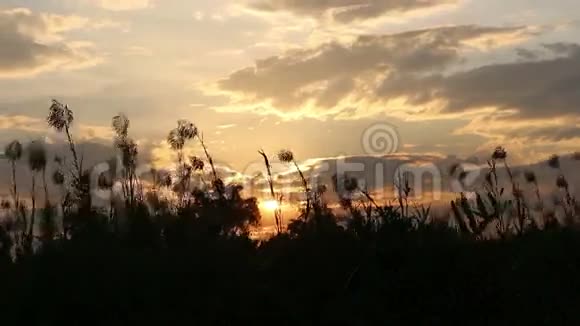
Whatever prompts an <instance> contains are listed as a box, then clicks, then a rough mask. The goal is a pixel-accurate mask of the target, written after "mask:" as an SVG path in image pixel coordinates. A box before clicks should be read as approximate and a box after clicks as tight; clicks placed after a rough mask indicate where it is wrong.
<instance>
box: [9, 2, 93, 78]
mask: <svg viewBox="0 0 580 326" xmlns="http://www.w3.org/2000/svg"><path fill="white" fill-rule="evenodd" d="M88 24H89V21H88V19H85V18H82V17H78V16H60V15H49V14H38V13H33V12H32V11H31V10H29V9H10V10H3V11H0V44H2V47H1V48H0V78H2V77H21V76H30V75H35V74H38V73H40V72H45V71H51V70H56V69H77V68H82V67H86V66H90V65H94V64H96V63H97V62H98V61H99V59H98V58H97V56H96V55H95V54H94V53H93V48H92V44H90V43H87V42H71V41H66V40H64V36H63V35H62V33H63V32H67V31H70V30H74V29H78V28H81V27H85V26H87V25H88Z"/></svg>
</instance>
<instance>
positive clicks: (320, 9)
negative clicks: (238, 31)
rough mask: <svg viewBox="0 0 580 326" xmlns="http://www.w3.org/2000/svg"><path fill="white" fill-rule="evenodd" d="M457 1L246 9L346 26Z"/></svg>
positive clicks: (297, 1) (328, 0)
mask: <svg viewBox="0 0 580 326" xmlns="http://www.w3.org/2000/svg"><path fill="white" fill-rule="evenodd" d="M458 2H459V1H458V0H256V1H253V2H250V6H251V7H252V8H254V9H257V10H261V11H266V12H276V11H287V12H291V13H293V14H296V15H303V16H309V17H314V18H326V17H328V18H330V19H331V20H333V21H336V22H340V23H349V22H353V21H359V20H366V19H371V18H377V17H380V16H383V15H388V14H393V13H397V14H400V13H405V12H409V11H415V10H420V9H430V8H435V7H439V6H442V5H448V4H456V3H458Z"/></svg>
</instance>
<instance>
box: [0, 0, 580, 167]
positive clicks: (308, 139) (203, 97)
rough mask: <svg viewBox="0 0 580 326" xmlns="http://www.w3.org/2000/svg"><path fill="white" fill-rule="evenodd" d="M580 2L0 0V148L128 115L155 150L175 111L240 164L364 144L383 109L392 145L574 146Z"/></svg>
mask: <svg viewBox="0 0 580 326" xmlns="http://www.w3.org/2000/svg"><path fill="white" fill-rule="evenodd" d="M578 9H579V7H578V1H577V0H509V1H506V0H324V1H323V0H193V1H191V0H190V1H184V0H2V1H1V2H0V144H5V143H7V142H8V141H9V140H12V139H15V138H18V139H21V140H22V141H23V142H24V141H27V140H32V139H35V138H39V137H47V140H49V141H52V140H54V139H57V136H56V135H55V134H54V133H52V132H49V131H48V129H47V128H46V127H45V123H44V118H45V116H46V113H47V110H48V107H49V106H50V100H51V99H52V98H55V99H58V100H60V101H61V102H64V103H67V104H69V105H70V106H71V108H72V109H73V110H74V112H75V114H76V127H77V129H76V130H75V135H76V136H77V137H78V138H80V139H83V140H91V141H96V142H103V143H110V138H111V134H110V127H109V126H110V119H111V117H112V116H114V115H116V114H117V113H119V112H124V113H125V114H127V115H128V117H129V118H130V119H131V123H132V124H131V134H132V136H133V137H134V138H136V139H138V140H139V141H140V143H141V144H142V146H143V148H145V149H146V150H147V151H149V152H150V153H151V156H152V157H153V158H154V159H157V160H162V159H163V156H164V153H166V152H167V151H168V150H167V148H166V146H165V144H164V143H163V139H164V138H165V136H166V134H167V132H168V131H169V130H170V129H171V128H173V127H174V125H175V124H176V121H177V120H178V119H189V120H191V121H193V122H194V123H195V124H196V125H197V126H198V127H199V128H200V130H202V131H203V133H204V136H205V138H206V140H207V141H208V144H209V146H210V149H211V150H212V152H213V154H214V156H216V157H217V158H218V159H219V160H220V161H221V162H224V163H225V164H228V165H230V166H232V167H234V168H236V169H238V170H242V169H244V167H245V166H246V165H247V164H250V163H251V162H253V161H256V160H259V159H260V157H259V156H258V155H257V150H258V149H260V148H264V149H265V150H266V151H269V152H271V153H274V152H275V151H277V150H279V149H281V148H290V149H292V150H293V151H294V153H295V155H296V156H297V158H298V159H309V158H319V157H335V156H339V155H359V154H368V153H365V148H364V146H363V144H361V137H362V135H363V134H364V131H365V129H366V128H368V127H369V126H372V125H373V124H375V123H388V124H390V125H392V126H394V127H395V128H396V129H397V131H398V134H399V140H398V142H399V146H398V151H399V152H402V153H405V152H412V153H419V154H421V153H423V154H441V155H443V156H445V155H459V156H462V157H468V156H471V155H476V154H477V153H482V152H485V153H489V152H490V151H491V150H492V149H493V148H494V147H495V146H496V145H504V146H506V147H508V148H509V150H510V153H512V157H513V159H514V160H518V161H521V162H527V163H529V162H533V161H537V160H540V159H544V158H546V157H547V156H548V155H549V154H552V153H554V152H560V153H565V152H571V151H576V150H578V148H579V146H578V145H580V128H579V127H580V109H579V108H580V45H578V44H576V43H575V42H576V41H578V40H580V10H578Z"/></svg>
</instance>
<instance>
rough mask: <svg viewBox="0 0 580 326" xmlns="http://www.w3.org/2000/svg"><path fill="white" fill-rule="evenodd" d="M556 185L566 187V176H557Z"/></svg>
mask: <svg viewBox="0 0 580 326" xmlns="http://www.w3.org/2000/svg"><path fill="white" fill-rule="evenodd" d="M556 185H557V186H558V188H563V189H567V188H568V181H567V180H566V178H565V177H564V176H563V175H560V176H558V179H556Z"/></svg>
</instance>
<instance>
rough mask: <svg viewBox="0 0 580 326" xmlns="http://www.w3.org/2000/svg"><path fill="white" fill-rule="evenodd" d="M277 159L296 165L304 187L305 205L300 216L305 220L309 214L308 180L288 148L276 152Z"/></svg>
mask: <svg viewBox="0 0 580 326" xmlns="http://www.w3.org/2000/svg"><path fill="white" fill-rule="evenodd" d="M278 159H279V160H280V161H281V162H284V163H292V164H294V167H296V171H298V174H299V175H300V180H301V181H302V187H303V188H304V196H305V197H306V207H305V209H304V214H303V216H302V218H303V219H304V220H305V221H306V220H307V219H308V218H309V215H310V188H309V187H308V181H306V177H304V173H302V170H301V169H300V167H299V166H298V163H297V162H296V160H295V159H294V153H292V152H291V151H289V150H285V149H283V150H281V151H279V152H278Z"/></svg>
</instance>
